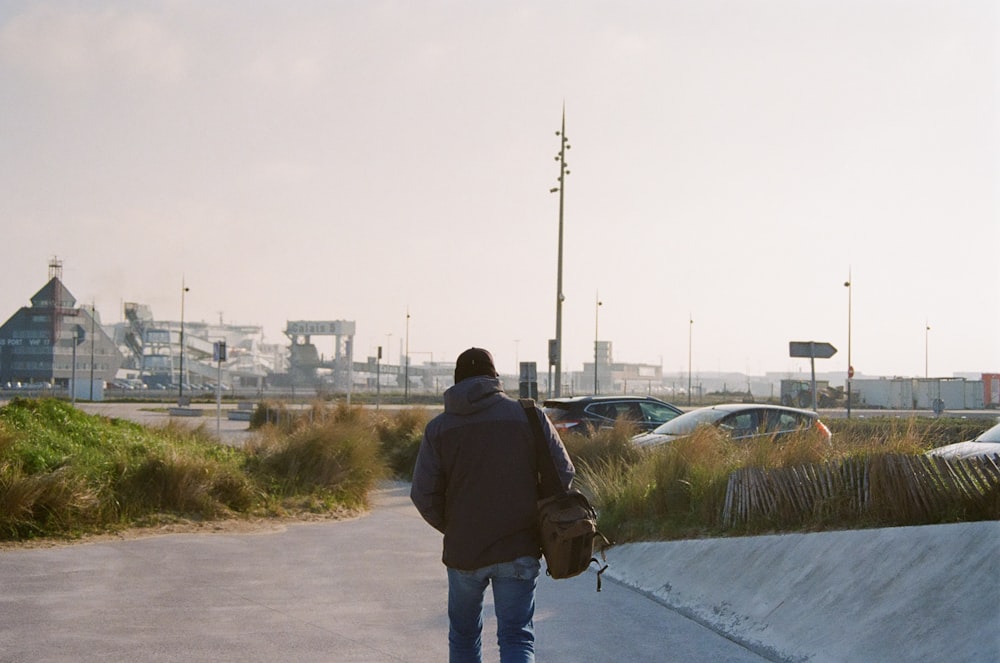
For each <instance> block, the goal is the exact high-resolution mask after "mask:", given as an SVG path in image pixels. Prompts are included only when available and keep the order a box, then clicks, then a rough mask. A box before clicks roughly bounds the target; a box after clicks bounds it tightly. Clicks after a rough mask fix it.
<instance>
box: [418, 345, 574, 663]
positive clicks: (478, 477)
mask: <svg viewBox="0 0 1000 663" xmlns="http://www.w3.org/2000/svg"><path fill="white" fill-rule="evenodd" d="M540 419H541V422H542V430H543V431H544V433H545V438H546V439H545V442H546V445H547V447H548V450H549V453H550V454H551V455H552V458H553V460H554V461H555V464H556V468H557V471H558V474H559V479H560V482H561V483H562V485H563V487H564V488H569V485H570V482H571V481H572V480H573V475H574V469H573V463H572V462H571V461H570V459H569V455H568V454H567V453H566V449H565V447H563V444H562V441H561V440H560V439H559V436H558V434H557V433H556V432H555V429H554V428H553V427H552V424H551V423H550V422H549V420H548V418H546V417H545V416H544V415H541V416H540ZM410 498H411V499H412V500H413V504H414V505H415V506H416V507H417V510H418V511H419V512H420V515H421V516H423V518H424V520H426V521H427V522H428V523H429V524H430V525H431V526H432V527H434V528H435V529H437V530H439V531H440V532H442V533H443V534H444V552H443V554H442V561H443V562H444V564H445V566H446V567H447V568H448V622H449V629H448V648H449V652H450V658H449V660H450V661H451V663H466V662H472V663H479V662H480V661H481V660H482V629H483V597H484V594H485V592H486V587H487V585H490V584H492V586H493V603H494V606H495V610H496V616H497V643H498V644H499V646H500V660H501V663H530V662H532V661H534V660H535V653H534V651H535V633H534V624H533V621H532V620H533V618H534V613H535V583H536V581H537V579H538V573H539V569H540V563H539V558H540V556H541V553H540V545H539V540H538V533H537V531H536V517H537V512H536V502H537V500H538V470H537V467H536V460H535V441H534V437H533V436H532V431H531V428H530V425H529V423H528V418H527V416H526V412H525V410H524V408H523V407H522V406H521V404H520V403H519V402H518V401H517V400H515V399H513V398H510V397H509V396H507V395H506V394H505V393H504V392H503V387H502V385H501V384H500V380H499V379H497V372H496V368H495V367H494V365H493V357H492V355H490V353H489V352H487V351H486V350H483V349H482V348H470V349H468V350H466V351H465V352H463V353H462V354H460V355H459V356H458V360H457V361H456V363H455V385H454V386H453V387H451V388H449V389H448V390H446V391H445V392H444V413H443V414H440V415H438V416H437V417H435V418H434V419H432V420H431V421H430V422H429V423H428V424H427V427H426V429H425V430H424V437H423V440H422V441H421V443H420V451H419V453H418V454H417V462H416V466H415V468H414V471H413V487H412V489H411V491H410Z"/></svg>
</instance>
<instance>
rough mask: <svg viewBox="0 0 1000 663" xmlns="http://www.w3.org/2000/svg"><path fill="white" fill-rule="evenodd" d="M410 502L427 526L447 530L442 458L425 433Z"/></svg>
mask: <svg viewBox="0 0 1000 663" xmlns="http://www.w3.org/2000/svg"><path fill="white" fill-rule="evenodd" d="M410 500H411V501H412V502H413V505H414V506H415V507H417V511H419V512H420V515H421V517H423V519H424V520H425V521H427V524H429V525H430V526H431V527H433V528H434V529H436V530H438V531H439V532H442V533H443V532H444V528H445V509H444V504H445V479H444V475H443V474H442V471H441V458H440V456H439V455H438V453H437V450H436V449H434V447H433V446H432V445H431V443H430V441H429V440H428V436H427V431H424V436H423V439H421V440H420V450H419V451H418V452H417V462H416V465H414V468H413V484H412V485H411V486H410Z"/></svg>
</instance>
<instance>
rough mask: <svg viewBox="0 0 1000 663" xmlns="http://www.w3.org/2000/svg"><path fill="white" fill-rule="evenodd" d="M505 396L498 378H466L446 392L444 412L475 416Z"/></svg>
mask: <svg viewBox="0 0 1000 663" xmlns="http://www.w3.org/2000/svg"><path fill="white" fill-rule="evenodd" d="M502 395H503V385H501V384H500V380H499V379H498V378H493V377H487V376H479V377H474V378H466V379H465V380H462V381H461V382H459V383H458V384H456V385H454V386H452V387H449V388H448V389H446V390H445V392H444V411H445V412H447V413H448V414H474V413H476V412H479V411H480V410H485V409H486V408H488V407H489V406H491V405H492V404H493V403H495V402H496V400H497V399H498V398H501V397H502Z"/></svg>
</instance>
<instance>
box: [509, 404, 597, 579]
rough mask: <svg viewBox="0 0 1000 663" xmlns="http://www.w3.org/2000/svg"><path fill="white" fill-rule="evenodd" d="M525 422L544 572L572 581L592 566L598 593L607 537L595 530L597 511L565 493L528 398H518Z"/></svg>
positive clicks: (571, 492)
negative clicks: (532, 458)
mask: <svg viewBox="0 0 1000 663" xmlns="http://www.w3.org/2000/svg"><path fill="white" fill-rule="evenodd" d="M521 405H522V406H523V407H524V410H525V414H526V415H527V417H528V423H529V424H530V425H531V430H532V435H533V437H534V439H535V458H536V464H537V467H538V474H539V476H540V480H539V490H538V494H539V499H538V534H539V538H540V540H541V544H542V555H543V556H544V557H545V566H546V569H545V573H546V574H547V575H549V576H551V577H552V578H554V579H557V580H558V579H560V578H572V577H574V576H578V575H580V574H581V573H583V572H584V571H586V570H587V569H588V568H589V567H590V565H591V564H596V565H597V566H598V567H599V569H598V571H597V591H601V574H603V573H604V572H605V571H606V570H607V568H608V565H607V564H606V561H607V558H606V556H605V554H604V549H605V547H606V546H607V545H608V540H607V538H605V537H604V535H603V534H601V533H600V532H599V531H598V530H597V512H596V511H595V510H594V507H592V506H591V504H590V501H589V500H588V499H587V497H586V496H585V495H584V494H583V493H581V492H580V491H578V490H576V489H575V488H570V489H569V490H565V489H564V488H563V487H562V484H561V483H560V481H559V475H558V473H557V471H556V465H555V461H553V459H552V454H551V453H550V452H549V448H548V444H546V442H545V435H544V433H543V432H542V424H541V421H540V420H539V412H538V408H537V407H536V406H535V402H534V401H533V400H531V399H530V398H524V399H521ZM595 540H600V541H602V542H603V543H602V546H601V550H600V555H601V561H598V560H597V558H596V557H595V556H594V544H595Z"/></svg>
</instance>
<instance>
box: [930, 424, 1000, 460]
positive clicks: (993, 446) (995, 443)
mask: <svg viewBox="0 0 1000 663" xmlns="http://www.w3.org/2000/svg"><path fill="white" fill-rule="evenodd" d="M927 453H928V455H931V456H940V457H941V458H949V459H951V458H982V457H989V458H992V457H994V456H1000V424H997V425H996V426H994V427H993V428H990V429H989V430H987V431H986V432H984V433H980V434H979V435H978V436H977V437H976V438H975V439H973V440H967V441H965V442H956V443H955V444H947V445H945V446H943V447H938V448H937V449H931V450H930V451H928V452H927Z"/></svg>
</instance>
